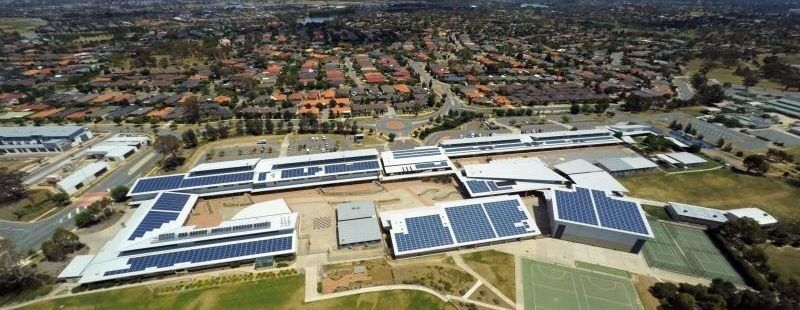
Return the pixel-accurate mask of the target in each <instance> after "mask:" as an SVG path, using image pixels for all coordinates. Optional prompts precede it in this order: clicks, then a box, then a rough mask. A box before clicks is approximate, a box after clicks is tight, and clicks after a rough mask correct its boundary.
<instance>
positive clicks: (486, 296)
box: [469, 285, 513, 308]
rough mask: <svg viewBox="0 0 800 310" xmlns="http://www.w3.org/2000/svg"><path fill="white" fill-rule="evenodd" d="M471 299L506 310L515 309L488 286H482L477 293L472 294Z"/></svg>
mask: <svg viewBox="0 0 800 310" xmlns="http://www.w3.org/2000/svg"><path fill="white" fill-rule="evenodd" d="M469 299H471V300H476V301H480V302H485V303H487V304H492V305H495V306H500V307H504V308H513V307H512V306H511V305H508V304H506V303H505V302H504V301H503V300H502V299H501V298H500V297H499V296H497V294H495V293H493V292H492V291H491V290H490V289H488V288H487V287H486V285H481V287H479V288H478V289H477V290H475V292H473V293H472V295H470V296H469Z"/></svg>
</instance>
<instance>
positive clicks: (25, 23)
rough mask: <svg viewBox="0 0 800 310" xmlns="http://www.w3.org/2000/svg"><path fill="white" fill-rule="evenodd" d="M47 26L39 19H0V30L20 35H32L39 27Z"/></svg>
mask: <svg viewBox="0 0 800 310" xmlns="http://www.w3.org/2000/svg"><path fill="white" fill-rule="evenodd" d="M45 24H47V22H45V21H44V20H42V19H39V18H15V17H9V18H0V30H3V31H15V32H19V33H21V34H26V33H32V32H33V30H34V29H36V28H37V27H39V26H43V25H45Z"/></svg>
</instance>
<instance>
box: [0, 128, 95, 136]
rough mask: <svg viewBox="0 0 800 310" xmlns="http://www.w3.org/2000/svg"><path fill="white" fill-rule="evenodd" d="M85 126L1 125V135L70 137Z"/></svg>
mask: <svg viewBox="0 0 800 310" xmlns="http://www.w3.org/2000/svg"><path fill="white" fill-rule="evenodd" d="M85 128H86V127H83V126H17V127H13V126H12V127H0V137H4V138H24V137H31V136H43V137H54V138H55V137H69V136H70V135H72V134H74V133H76V132H78V131H80V130H83V129H85Z"/></svg>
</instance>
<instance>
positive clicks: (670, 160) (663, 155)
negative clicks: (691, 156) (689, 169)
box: [656, 154, 681, 165]
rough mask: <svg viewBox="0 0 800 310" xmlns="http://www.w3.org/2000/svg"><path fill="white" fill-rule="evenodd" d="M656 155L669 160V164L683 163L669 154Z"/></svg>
mask: <svg viewBox="0 0 800 310" xmlns="http://www.w3.org/2000/svg"><path fill="white" fill-rule="evenodd" d="M656 157H658V159H660V160H663V161H665V162H667V163H668V164H671V165H677V164H680V163H681V162H679V161H677V160H675V159H674V158H672V157H669V156H667V154H656Z"/></svg>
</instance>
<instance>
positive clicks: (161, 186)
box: [133, 175, 183, 193]
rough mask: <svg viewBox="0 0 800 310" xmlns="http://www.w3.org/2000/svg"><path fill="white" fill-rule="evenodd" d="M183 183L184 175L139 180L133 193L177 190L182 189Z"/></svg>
mask: <svg viewBox="0 0 800 310" xmlns="http://www.w3.org/2000/svg"><path fill="white" fill-rule="evenodd" d="M182 181H183V176H182V175H169V176H163V177H156V178H148V179H139V182H138V183H136V187H134V188H133V192H134V193H143V192H152V191H162V190H169V189H176V188H179V187H181V182H182Z"/></svg>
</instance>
